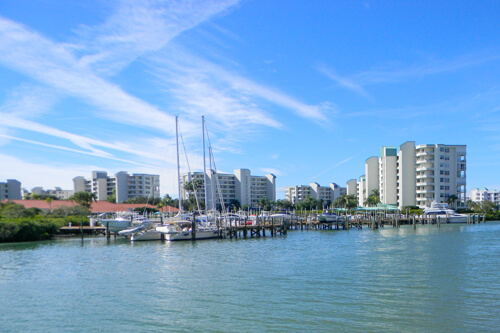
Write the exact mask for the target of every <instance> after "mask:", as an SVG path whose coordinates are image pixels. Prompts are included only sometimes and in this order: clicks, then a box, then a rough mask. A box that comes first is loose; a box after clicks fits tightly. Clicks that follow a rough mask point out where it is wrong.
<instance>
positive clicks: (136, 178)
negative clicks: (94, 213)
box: [73, 171, 160, 203]
mask: <svg viewBox="0 0 500 333" xmlns="http://www.w3.org/2000/svg"><path fill="white" fill-rule="evenodd" d="M73 186H74V192H91V193H95V194H96V195H97V200H98V201H104V200H107V199H108V197H109V196H111V195H113V193H115V192H116V202H117V203H121V202H124V201H126V200H128V199H134V198H137V197H152V198H158V197H160V176H159V175H149V174H132V175H129V174H128V173H127V172H125V171H120V172H118V173H117V174H115V177H110V176H108V173H107V172H106V171H93V172H92V178H91V179H85V178H84V177H82V176H78V177H75V178H73Z"/></svg>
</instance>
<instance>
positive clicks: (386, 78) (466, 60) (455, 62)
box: [350, 54, 500, 86]
mask: <svg viewBox="0 0 500 333" xmlns="http://www.w3.org/2000/svg"><path fill="white" fill-rule="evenodd" d="M498 59H500V55H498V54H492V55H491V54H489V55H488V54H487V55H483V54H481V55H477V54H469V55H464V56H462V57H459V58H456V59H452V60H445V59H441V60H431V61H427V62H423V63H420V64H412V65H409V66H404V65H402V64H389V65H385V66H381V67H380V68H376V69H373V70H368V71H365V72H361V73H358V74H355V75H353V76H352V77H351V78H350V79H351V80H354V81H355V82H357V83H358V84H361V85H365V86H366V85H370V84H377V83H397V82H403V81H407V80H410V79H414V78H423V77H427V76H433V75H439V74H447V73H454V72H457V71H460V70H463V69H466V68H471V67H475V66H480V65H482V64H484V63H487V62H490V61H497V60H498Z"/></svg>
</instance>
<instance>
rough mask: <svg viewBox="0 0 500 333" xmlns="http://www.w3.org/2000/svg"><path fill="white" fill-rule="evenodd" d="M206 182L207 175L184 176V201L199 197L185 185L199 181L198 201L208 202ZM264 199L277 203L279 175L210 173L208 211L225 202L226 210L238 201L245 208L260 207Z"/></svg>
mask: <svg viewBox="0 0 500 333" xmlns="http://www.w3.org/2000/svg"><path fill="white" fill-rule="evenodd" d="M204 178H205V176H204V173H203V172H190V173H184V174H181V179H180V190H181V197H182V198H183V199H184V200H185V199H188V198H189V196H190V195H192V194H194V193H195V192H193V191H188V190H186V189H185V184H187V183H188V182H192V181H195V182H198V186H197V188H196V196H197V197H198V200H200V201H203V202H205V187H204V181H205V180H204ZM261 198H266V199H268V200H269V201H274V200H276V176H275V175H273V174H267V175H265V176H254V175H252V174H251V173H250V170H248V169H235V170H234V174H225V173H215V172H214V171H213V170H207V191H206V200H207V205H206V206H207V209H208V210H210V209H212V208H213V207H214V203H217V204H220V202H221V199H222V201H223V202H224V205H226V206H228V205H230V204H231V203H232V202H233V200H237V201H238V202H239V203H240V205H242V206H243V205H250V206H252V207H257V206H258V204H259V201H260V199H261Z"/></svg>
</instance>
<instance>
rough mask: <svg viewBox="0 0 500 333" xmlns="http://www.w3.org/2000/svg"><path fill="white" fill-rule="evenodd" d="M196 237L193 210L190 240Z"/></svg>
mask: <svg viewBox="0 0 500 333" xmlns="http://www.w3.org/2000/svg"><path fill="white" fill-rule="evenodd" d="M195 239H196V212H193V221H191V240H195Z"/></svg>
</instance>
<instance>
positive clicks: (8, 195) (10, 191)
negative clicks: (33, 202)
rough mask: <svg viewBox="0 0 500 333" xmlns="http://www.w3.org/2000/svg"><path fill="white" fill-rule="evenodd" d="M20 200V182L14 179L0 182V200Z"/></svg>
mask: <svg viewBox="0 0 500 333" xmlns="http://www.w3.org/2000/svg"><path fill="white" fill-rule="evenodd" d="M5 199H8V200H21V199H22V194H21V182H19V181H17V180H15V179H7V181H6V182H0V200H5Z"/></svg>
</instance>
